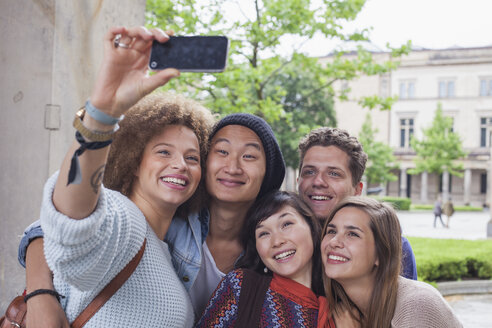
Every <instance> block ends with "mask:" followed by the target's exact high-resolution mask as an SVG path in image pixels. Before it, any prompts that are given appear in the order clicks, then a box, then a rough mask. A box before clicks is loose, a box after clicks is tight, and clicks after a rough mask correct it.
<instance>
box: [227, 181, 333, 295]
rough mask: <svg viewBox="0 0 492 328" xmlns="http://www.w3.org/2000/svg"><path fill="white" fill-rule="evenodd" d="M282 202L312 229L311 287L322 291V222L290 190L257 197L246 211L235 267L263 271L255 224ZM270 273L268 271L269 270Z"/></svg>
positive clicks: (261, 272)
mask: <svg viewBox="0 0 492 328" xmlns="http://www.w3.org/2000/svg"><path fill="white" fill-rule="evenodd" d="M285 206H290V207H292V208H293V209H294V210H296V212H297V213H299V214H300V215H301V216H302V217H303V219H304V221H306V223H307V224H308V226H309V228H310V230H311V237H312V240H313V258H312V265H313V268H312V281H311V289H312V290H313V291H314V292H315V293H316V294H317V295H324V291H323V281H322V271H321V226H320V224H319V222H318V220H317V219H316V217H315V216H314V213H313V211H312V210H311V209H310V208H309V207H308V206H307V205H306V204H305V203H304V202H303V201H302V199H301V198H300V197H299V196H298V195H297V194H295V193H293V192H288V191H279V190H276V191H272V192H270V193H268V194H266V195H265V196H264V197H262V198H259V199H258V200H256V202H255V203H254V204H253V205H252V206H251V208H250V209H249V211H248V213H247V214H246V221H245V222H244V226H243V229H242V231H241V243H242V246H243V248H244V255H243V256H242V257H241V258H240V259H239V260H238V262H237V263H236V268H246V269H251V270H253V271H256V272H258V273H260V274H264V271H263V270H264V268H265V264H264V263H263V261H262V260H261V258H260V255H259V254H258V251H257V249H256V238H255V232H256V227H257V226H258V225H259V224H260V223H261V222H263V221H264V220H266V219H267V218H269V217H270V216H272V215H274V214H275V213H277V212H278V211H280V210H281V209H282V208H283V207H285ZM269 274H271V273H270V272H269Z"/></svg>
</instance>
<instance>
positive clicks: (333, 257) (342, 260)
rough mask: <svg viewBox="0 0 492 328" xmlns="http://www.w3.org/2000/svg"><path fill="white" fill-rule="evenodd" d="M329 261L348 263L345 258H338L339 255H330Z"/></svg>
mask: <svg viewBox="0 0 492 328" xmlns="http://www.w3.org/2000/svg"><path fill="white" fill-rule="evenodd" d="M328 259H330V260H334V261H341V262H347V261H348V259H346V258H345V257H341V256H337V255H328Z"/></svg>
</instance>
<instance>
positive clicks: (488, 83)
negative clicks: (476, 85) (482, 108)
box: [480, 78, 492, 97]
mask: <svg viewBox="0 0 492 328" xmlns="http://www.w3.org/2000/svg"><path fill="white" fill-rule="evenodd" d="M480 96H482V97H485V96H492V78H484V79H481V80H480Z"/></svg>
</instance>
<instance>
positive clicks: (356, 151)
mask: <svg viewBox="0 0 492 328" xmlns="http://www.w3.org/2000/svg"><path fill="white" fill-rule="evenodd" d="M313 146H323V147H328V146H336V147H338V148H340V149H341V150H343V151H344V152H345V153H346V154H347V155H348V157H349V170H350V173H351V174H352V186H354V187H355V186H356V185H357V184H358V183H359V182H360V181H361V179H362V175H363V174H364V170H365V169H366V162H367V154H366V153H365V152H364V149H363V148H362V145H361V144H360V142H359V141H358V140H357V138H356V137H352V136H350V134H349V133H348V132H347V131H346V130H342V129H339V128H329V127H321V128H318V129H314V130H312V131H311V132H310V133H308V134H307V135H306V136H305V137H304V138H302V139H301V141H300V142H299V170H301V169H302V164H303V161H304V156H306V152H307V151H308V150H309V148H311V147H313Z"/></svg>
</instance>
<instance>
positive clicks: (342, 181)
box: [297, 127, 417, 280]
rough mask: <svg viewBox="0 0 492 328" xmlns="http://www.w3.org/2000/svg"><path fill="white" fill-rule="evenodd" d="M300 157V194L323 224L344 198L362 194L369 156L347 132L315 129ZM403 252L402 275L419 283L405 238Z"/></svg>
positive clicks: (300, 151) (310, 134)
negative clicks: (363, 176) (363, 177)
mask: <svg viewBox="0 0 492 328" xmlns="http://www.w3.org/2000/svg"><path fill="white" fill-rule="evenodd" d="M299 155H300V158H299V163H300V165H299V177H298V179H297V182H298V192H299V195H300V196H301V197H302V199H303V200H304V201H305V202H306V203H307V204H308V205H309V207H311V209H312V210H313V212H314V214H315V215H316V217H317V218H318V219H319V220H320V221H321V222H323V221H324V220H325V219H326V218H327V217H328V216H329V215H330V214H331V212H332V211H333V208H334V207H335V206H336V205H337V204H338V203H339V202H340V201H341V200H342V199H344V198H345V197H347V196H358V195H360V194H361V192H362V188H363V183H362V181H361V179H362V175H363V174H364V170H365V168H366V163H367V154H366V153H365V152H364V149H363V148H362V145H361V144H360V142H359V141H358V140H357V138H355V137H353V136H350V135H349V133H348V132H347V131H345V130H342V129H338V128H329V127H322V128H318V129H314V130H312V131H311V132H310V133H309V134H307V135H306V136H305V137H304V138H303V139H302V140H301V141H300V143H299ZM402 253H403V254H402V255H403V256H402V273H401V274H402V275H403V276H404V277H406V278H410V279H414V280H416V279H417V266H416V263H415V256H414V255H413V251H412V248H411V246H410V243H409V242H408V240H407V239H406V238H405V237H402Z"/></svg>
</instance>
